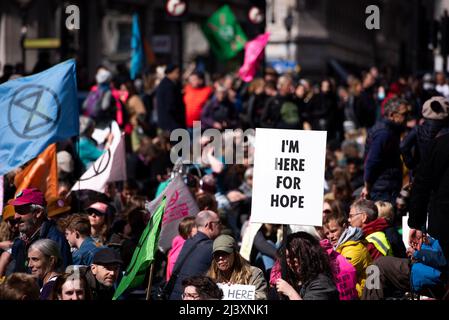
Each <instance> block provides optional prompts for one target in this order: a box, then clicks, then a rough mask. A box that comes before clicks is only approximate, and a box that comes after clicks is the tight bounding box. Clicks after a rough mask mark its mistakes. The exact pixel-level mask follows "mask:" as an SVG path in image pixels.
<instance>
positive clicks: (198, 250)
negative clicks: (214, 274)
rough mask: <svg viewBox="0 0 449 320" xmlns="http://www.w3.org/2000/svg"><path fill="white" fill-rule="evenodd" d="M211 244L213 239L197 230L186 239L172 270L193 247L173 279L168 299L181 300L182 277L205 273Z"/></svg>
mask: <svg viewBox="0 0 449 320" xmlns="http://www.w3.org/2000/svg"><path fill="white" fill-rule="evenodd" d="M212 245H213V241H212V240H211V239H209V238H208V237H207V236H206V235H205V234H204V233H202V232H198V233H197V234H196V235H195V236H194V237H192V238H190V239H187V240H186V242H185V243H184V245H183V247H182V250H181V252H180V253H179V256H178V259H177V260H176V264H175V266H174V268H173V270H174V271H175V270H176V269H177V268H178V266H179V263H180V262H182V261H183V260H184V257H185V256H186V255H187V254H188V253H189V251H190V250H191V249H192V247H194V249H193V251H191V252H190V254H189V255H188V258H187V259H186V260H185V262H184V265H183V266H182V268H181V271H180V272H179V274H178V276H177V278H176V280H175V281H176V282H175V285H174V287H173V291H172V293H171V295H170V300H181V295H182V293H183V292H184V290H183V287H182V281H183V280H184V279H186V278H189V277H192V276H199V275H205V274H206V273H207V271H208V270H209V267H210V265H211V263H212ZM172 276H173V275H172Z"/></svg>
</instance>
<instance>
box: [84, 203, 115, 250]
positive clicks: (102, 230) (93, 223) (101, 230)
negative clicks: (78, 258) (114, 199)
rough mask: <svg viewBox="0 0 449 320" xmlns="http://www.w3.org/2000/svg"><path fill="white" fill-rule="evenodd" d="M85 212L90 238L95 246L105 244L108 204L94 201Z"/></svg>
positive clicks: (107, 238)
mask: <svg viewBox="0 0 449 320" xmlns="http://www.w3.org/2000/svg"><path fill="white" fill-rule="evenodd" d="M86 212H87V214H88V215H89V222H90V234H91V237H92V239H93V240H94V241H95V243H96V244H97V246H102V245H106V243H107V241H108V240H109V232H110V230H109V229H110V221H109V220H110V217H109V212H108V205H107V204H106V203H103V202H95V203H93V204H91V205H90V206H89V207H88V208H87V209H86Z"/></svg>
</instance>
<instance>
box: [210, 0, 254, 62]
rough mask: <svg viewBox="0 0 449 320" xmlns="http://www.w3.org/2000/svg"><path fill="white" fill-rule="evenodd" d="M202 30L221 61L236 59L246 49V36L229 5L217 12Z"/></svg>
mask: <svg viewBox="0 0 449 320" xmlns="http://www.w3.org/2000/svg"><path fill="white" fill-rule="evenodd" d="M202 29H203V32H204V35H205V36H206V38H207V40H208V41H209V44H210V47H211V49H212V51H213V52H214V53H215V55H216V56H217V57H218V58H219V59H220V60H226V59H230V58H233V57H235V55H236V54H237V53H238V52H239V51H240V50H242V49H243V48H244V47H245V43H246V40H247V38H246V35H245V33H244V32H243V30H242V28H241V27H240V25H239V23H238V22H237V19H236V18H235V16H234V14H233V13H232V10H231V8H229V6H228V5H224V6H222V7H221V8H220V9H218V10H217V11H215V12H214V14H212V15H211V16H210V18H209V19H207V21H206V23H205V24H203V26H202Z"/></svg>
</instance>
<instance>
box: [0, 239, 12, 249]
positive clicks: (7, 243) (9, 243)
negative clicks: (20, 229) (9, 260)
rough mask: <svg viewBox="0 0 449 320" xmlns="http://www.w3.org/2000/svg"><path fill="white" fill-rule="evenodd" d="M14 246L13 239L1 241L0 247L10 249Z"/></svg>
mask: <svg viewBox="0 0 449 320" xmlns="http://www.w3.org/2000/svg"><path fill="white" fill-rule="evenodd" d="M11 248H12V241H2V242H0V249H3V250H8V249H11Z"/></svg>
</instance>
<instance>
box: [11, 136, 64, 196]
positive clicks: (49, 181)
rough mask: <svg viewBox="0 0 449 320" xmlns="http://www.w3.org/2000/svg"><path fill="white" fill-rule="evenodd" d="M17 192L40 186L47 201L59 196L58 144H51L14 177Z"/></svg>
mask: <svg viewBox="0 0 449 320" xmlns="http://www.w3.org/2000/svg"><path fill="white" fill-rule="evenodd" d="M14 184H15V186H16V188H17V189H16V194H18V193H19V192H21V191H22V190H23V189H26V188H32V187H34V188H38V189H39V190H40V191H42V192H43V193H44V195H45V200H46V201H47V203H49V202H50V200H53V199H56V198H58V164H57V161H56V144H55V143H53V144H51V145H50V146H49V147H48V148H47V149H45V150H44V152H42V153H41V154H40V155H39V156H38V157H37V158H36V159H34V160H33V161H31V162H30V163H29V164H28V165H27V166H26V167H25V168H24V169H23V170H22V171H20V172H18V173H17V174H16V176H15V178H14Z"/></svg>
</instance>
